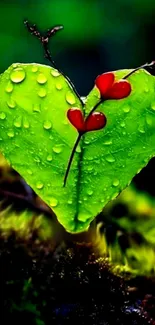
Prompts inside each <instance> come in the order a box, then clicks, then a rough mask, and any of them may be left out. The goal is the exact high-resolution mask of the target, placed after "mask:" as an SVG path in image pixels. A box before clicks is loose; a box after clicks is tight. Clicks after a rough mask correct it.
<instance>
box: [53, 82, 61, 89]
mask: <svg viewBox="0 0 155 325" xmlns="http://www.w3.org/2000/svg"><path fill="white" fill-rule="evenodd" d="M55 87H56V89H58V90H61V89H62V84H61V83H60V82H56V84H55Z"/></svg>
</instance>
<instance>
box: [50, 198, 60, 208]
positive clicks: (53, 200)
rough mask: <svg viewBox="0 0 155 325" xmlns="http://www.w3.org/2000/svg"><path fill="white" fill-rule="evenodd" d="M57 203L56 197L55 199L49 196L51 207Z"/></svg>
mask: <svg viewBox="0 0 155 325" xmlns="http://www.w3.org/2000/svg"><path fill="white" fill-rule="evenodd" d="M57 205H58V200H57V199H55V198H54V197H51V198H50V206H51V207H53V208H54V207H56V206H57Z"/></svg>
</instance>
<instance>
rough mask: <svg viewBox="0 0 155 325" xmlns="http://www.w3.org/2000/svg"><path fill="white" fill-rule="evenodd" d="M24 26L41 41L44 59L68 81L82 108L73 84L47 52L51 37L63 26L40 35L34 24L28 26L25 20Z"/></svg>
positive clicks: (81, 101)
mask: <svg viewBox="0 0 155 325" xmlns="http://www.w3.org/2000/svg"><path fill="white" fill-rule="evenodd" d="M24 25H25V26H26V28H27V29H28V31H29V32H30V33H31V34H32V35H34V36H36V37H37V38H38V39H39V41H41V44H42V46H43V49H44V51H45V58H46V59H48V61H49V62H50V63H51V64H52V66H53V67H54V68H55V69H57V70H58V71H59V72H60V73H61V74H62V76H64V77H65V79H66V80H67V81H68V83H69V84H70V86H71V88H72V89H73V90H74V92H75V94H76V95H77V97H78V99H79V100H80V103H81V105H82V107H83V106H84V102H83V100H82V99H81V97H80V95H79V94H78V92H77V90H76V88H75V86H74V85H73V83H72V82H71V80H70V79H69V78H68V77H67V76H66V75H65V74H64V73H63V72H62V71H61V70H60V69H58V67H57V65H56V63H55V61H54V60H53V59H52V56H51V52H50V50H49V47H48V46H49V40H50V38H51V37H53V36H54V35H55V34H56V33H57V32H58V31H60V30H62V29H63V26H62V25H60V26H55V27H53V28H50V29H48V30H47V32H46V33H45V34H44V35H42V34H41V32H40V31H39V30H38V28H37V26H36V25H35V24H34V25H30V24H29V22H28V20H25V21H24Z"/></svg>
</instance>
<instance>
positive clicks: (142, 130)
mask: <svg viewBox="0 0 155 325" xmlns="http://www.w3.org/2000/svg"><path fill="white" fill-rule="evenodd" d="M138 131H139V132H140V133H145V130H144V126H142V125H140V126H139V127H138Z"/></svg>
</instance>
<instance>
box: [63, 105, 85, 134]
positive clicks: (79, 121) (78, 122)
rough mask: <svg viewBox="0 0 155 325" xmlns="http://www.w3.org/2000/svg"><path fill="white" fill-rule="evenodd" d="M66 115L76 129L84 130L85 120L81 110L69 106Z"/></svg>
mask: <svg viewBox="0 0 155 325" xmlns="http://www.w3.org/2000/svg"><path fill="white" fill-rule="evenodd" d="M67 117H68V119H69V121H70V122H71V124H72V125H73V126H74V127H75V128H76V129H77V131H78V132H84V129H85V121H84V116H83V114H82V111H81V110H80V109H79V108H77V107H74V108H70V109H69V110H68V112H67Z"/></svg>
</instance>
